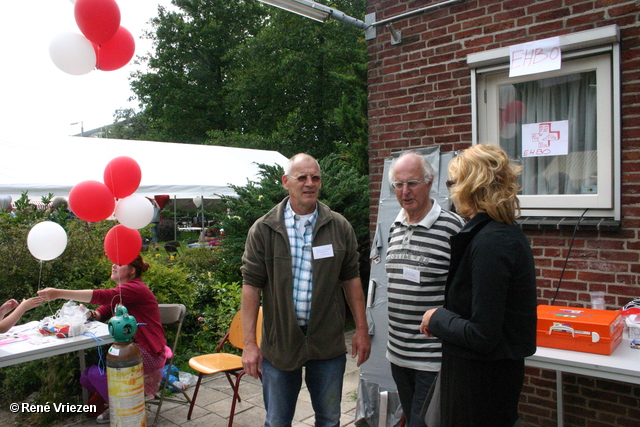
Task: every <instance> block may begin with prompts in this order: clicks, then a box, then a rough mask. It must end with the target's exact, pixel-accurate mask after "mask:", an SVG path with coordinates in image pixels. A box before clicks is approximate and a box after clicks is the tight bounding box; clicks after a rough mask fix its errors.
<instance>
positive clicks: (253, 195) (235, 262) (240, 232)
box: [215, 164, 287, 282]
mask: <svg viewBox="0 0 640 427" xmlns="http://www.w3.org/2000/svg"><path fill="white" fill-rule="evenodd" d="M259 168H260V171H259V172H258V174H259V177H260V178H259V180H258V182H248V183H247V185H246V186H244V187H240V186H232V188H233V190H234V191H235V192H236V194H237V195H238V196H237V197H229V196H223V197H222V203H223V204H224V206H225V207H226V211H228V212H230V214H229V215H227V214H225V215H221V216H220V217H219V218H218V219H219V223H220V228H223V229H224V232H225V238H224V241H223V244H222V246H221V248H220V249H219V264H218V269H217V271H216V273H215V274H216V276H217V277H218V278H219V280H220V281H221V282H241V281H242V277H241V274H240V266H241V264H242V253H243V252H244V244H245V240H246V239H247V233H248V231H249V228H251V225H253V223H254V222H255V221H256V220H257V219H258V218H260V217H261V216H262V215H264V214H266V213H267V212H269V211H270V210H271V209H272V208H273V207H274V206H275V205H276V204H277V203H280V202H281V201H282V199H284V197H285V196H286V195H287V191H286V190H285V189H284V188H283V187H282V185H281V180H282V175H283V174H284V169H283V168H282V167H281V166H278V165H276V166H273V165H264V164H260V165H259Z"/></svg>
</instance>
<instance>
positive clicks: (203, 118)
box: [131, 0, 263, 143]
mask: <svg viewBox="0 0 640 427" xmlns="http://www.w3.org/2000/svg"><path fill="white" fill-rule="evenodd" d="M173 3H174V5H175V6H177V7H178V8H179V11H177V12H174V11H171V12H169V11H167V10H166V9H164V8H162V7H161V8H159V13H158V16H157V17H156V18H154V19H153V20H152V24H153V26H154V28H155V31H156V32H155V34H153V33H152V34H149V37H150V38H151V39H153V40H154V44H155V54H154V55H153V56H149V57H145V58H143V61H144V62H146V64H147V66H148V67H145V69H148V71H139V72H137V73H135V74H134V76H133V80H132V84H131V85H132V88H133V90H134V92H135V94H136V97H137V99H138V100H139V101H140V105H141V106H142V107H143V110H144V115H145V116H146V117H147V119H148V120H147V124H148V126H149V130H148V131H147V132H146V133H145V134H144V135H142V136H141V137H142V138H141V139H153V140H164V141H176V142H190V143H202V142H203V141H204V140H205V139H206V134H207V132H208V131H210V130H215V129H219V130H225V129H227V128H228V124H227V123H228V117H227V115H228V111H229V109H228V108H227V106H226V97H227V96H228V90H227V87H226V85H227V83H226V81H227V79H228V77H227V76H228V75H229V73H231V72H232V69H231V68H232V66H231V63H230V57H229V52H230V51H232V50H233V49H235V47H236V46H237V45H238V44H241V43H243V42H244V41H245V40H247V39H249V38H251V37H253V36H254V35H255V33H256V32H257V31H258V29H259V27H260V26H261V25H262V21H263V16H262V9H261V8H260V7H259V6H258V5H257V4H256V2H254V1H227V0H206V1H192V0H174V2H173Z"/></svg>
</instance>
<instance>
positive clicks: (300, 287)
mask: <svg viewBox="0 0 640 427" xmlns="http://www.w3.org/2000/svg"><path fill="white" fill-rule="evenodd" d="M317 218H318V209H316V210H315V211H313V214H312V215H311V217H310V218H308V219H307V222H306V223H305V232H304V236H302V235H300V231H298V224H297V223H298V221H300V216H299V215H296V213H295V212H293V209H292V208H291V204H290V203H287V207H286V208H285V210H284V224H285V226H286V227H287V234H288V235H289V243H290V246H291V268H292V270H293V302H294V304H295V305H296V316H297V318H298V324H299V325H300V326H305V325H306V324H307V321H308V320H309V313H310V312H311V288H312V286H313V283H312V277H313V275H312V270H311V243H312V239H313V228H314V227H315V224H316V219H317Z"/></svg>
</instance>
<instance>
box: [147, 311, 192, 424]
mask: <svg viewBox="0 0 640 427" xmlns="http://www.w3.org/2000/svg"><path fill="white" fill-rule="evenodd" d="M158 308H159V309H160V322H161V323H162V325H163V326H164V328H165V331H166V330H167V329H169V328H171V329H175V334H176V336H175V339H174V340H173V347H172V348H171V353H172V354H171V358H170V359H169V360H168V361H167V375H166V378H168V377H169V373H170V372H171V367H172V366H173V361H174V359H175V356H176V351H177V350H178V340H179V338H180V331H181V330H182V323H183V322H184V318H185V315H186V314H187V308H186V307H185V306H184V305H183V304H158ZM166 378H164V379H163V380H162V382H161V384H160V389H159V390H158V393H157V394H156V395H155V396H154V398H153V399H152V400H148V401H147V403H148V404H151V405H157V406H158V408H157V409H156V416H155V418H154V420H153V424H152V425H154V426H155V425H157V424H158V417H159V416H160V410H161V409H162V404H163V402H174V403H179V404H182V405H191V398H190V397H189V396H188V395H187V393H185V392H184V391H183V390H178V391H177V393H179V395H178V396H177V397H166V396H165V390H166V388H167V383H168V381H167V380H166ZM180 394H181V396H180Z"/></svg>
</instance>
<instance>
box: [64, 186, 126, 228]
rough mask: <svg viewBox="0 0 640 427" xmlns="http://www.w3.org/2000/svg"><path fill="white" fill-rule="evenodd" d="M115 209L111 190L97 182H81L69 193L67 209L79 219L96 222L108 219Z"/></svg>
mask: <svg viewBox="0 0 640 427" xmlns="http://www.w3.org/2000/svg"><path fill="white" fill-rule="evenodd" d="M115 207H116V201H115V200H114V199H113V193H111V190H109V188H108V187H107V186H106V185H104V184H103V183H101V182H98V181H82V182H81V183H79V184H76V185H75V186H74V187H73V188H72V189H71V191H70V192H69V208H70V209H71V211H72V212H73V213H74V214H76V216H77V217H78V218H80V219H83V220H85V221H89V222H98V221H102V220H103V219H107V218H109V216H111V214H112V213H113V210H114V209H115Z"/></svg>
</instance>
